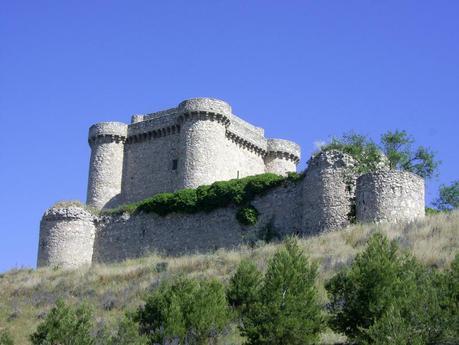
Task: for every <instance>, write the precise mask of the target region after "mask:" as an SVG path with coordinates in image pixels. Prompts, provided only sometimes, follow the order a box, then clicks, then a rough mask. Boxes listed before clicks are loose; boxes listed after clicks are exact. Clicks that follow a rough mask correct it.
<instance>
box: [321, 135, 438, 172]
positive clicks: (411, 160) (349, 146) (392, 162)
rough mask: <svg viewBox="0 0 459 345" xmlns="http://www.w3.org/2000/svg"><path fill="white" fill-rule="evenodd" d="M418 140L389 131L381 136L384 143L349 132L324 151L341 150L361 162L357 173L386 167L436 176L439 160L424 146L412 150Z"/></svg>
mask: <svg viewBox="0 0 459 345" xmlns="http://www.w3.org/2000/svg"><path fill="white" fill-rule="evenodd" d="M413 143H414V139H413V138H412V137H411V136H409V135H408V134H407V132H406V131H399V130H395V131H394V132H392V131H388V132H386V133H384V134H383V135H382V136H381V142H380V144H377V143H375V142H374V141H373V140H371V139H370V138H368V137H367V136H365V135H360V134H355V133H352V132H351V133H345V134H344V135H343V136H342V137H340V138H333V139H332V141H331V142H330V143H329V144H326V145H324V146H323V147H322V148H321V150H322V151H324V150H338V151H341V152H344V153H347V154H349V155H351V156H352V157H353V158H354V159H355V160H356V161H357V162H358V164H357V167H356V172H357V173H367V172H372V171H376V170H378V169H380V168H382V167H384V166H386V165H388V166H389V168H390V169H393V170H405V171H410V172H412V173H415V174H418V175H419V176H422V177H424V178H431V177H433V176H434V175H435V173H436V171H437V169H438V166H439V164H440V162H439V161H437V160H436V159H435V154H434V152H433V151H432V150H431V149H429V148H426V147H424V146H419V147H417V148H415V149H413V148H412V144H413Z"/></svg>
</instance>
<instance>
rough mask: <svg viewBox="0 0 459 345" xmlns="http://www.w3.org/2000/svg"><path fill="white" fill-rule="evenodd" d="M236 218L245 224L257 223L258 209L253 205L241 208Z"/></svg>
mask: <svg viewBox="0 0 459 345" xmlns="http://www.w3.org/2000/svg"><path fill="white" fill-rule="evenodd" d="M236 219H237V220H238V221H239V223H241V224H243V225H255V224H257V221H258V210H257V209H256V208H255V207H253V206H252V205H250V206H247V207H243V208H241V209H239V211H237V213H236Z"/></svg>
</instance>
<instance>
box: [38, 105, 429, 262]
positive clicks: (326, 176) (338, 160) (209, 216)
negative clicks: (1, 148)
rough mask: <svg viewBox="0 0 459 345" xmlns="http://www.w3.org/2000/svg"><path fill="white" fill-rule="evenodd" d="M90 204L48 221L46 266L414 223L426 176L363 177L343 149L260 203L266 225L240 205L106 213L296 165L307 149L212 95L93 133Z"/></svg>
mask: <svg viewBox="0 0 459 345" xmlns="http://www.w3.org/2000/svg"><path fill="white" fill-rule="evenodd" d="M89 144H90V147H91V159H90V168H89V181H88V196H87V206H86V205H81V204H80V205H78V204H75V203H58V204H56V205H55V206H53V207H51V208H50V209H49V210H47V211H46V213H45V214H44V216H43V218H42V221H41V223H40V239H39V248H38V266H61V267H67V268H71V267H78V266H81V265H84V264H90V263H92V262H103V263H107V262H114V261H121V260H125V259H128V258H136V257H141V256H143V255H146V254H148V253H151V252H159V253H163V254H166V255H177V254H182V253H190V252H206V251H212V250H215V249H217V248H233V247H235V246H238V245H240V244H243V243H247V241H251V240H253V239H256V238H258V237H260V234H261V233H263V232H264V231H266V229H268V228H270V229H271V230H272V231H275V232H276V233H278V234H279V235H280V236H283V235H287V234H299V235H303V236H310V235H314V234H318V233H321V232H324V231H330V230H336V229H340V228H343V227H345V226H347V225H349V224H350V223H351V222H352V221H354V220H357V221H364V222H374V221H389V222H400V221H412V220H414V219H417V218H420V217H423V216H424V181H423V179H422V178H420V177H419V176H416V175H413V174H411V173H407V172H401V171H378V172H375V173H370V174H366V175H362V176H357V175H356V174H355V172H354V171H355V170H354V166H355V161H354V160H353V158H352V157H350V156H349V155H346V154H344V153H341V152H338V151H324V152H320V153H318V154H316V155H315V156H313V157H312V158H311V159H310V160H309V162H308V167H307V169H306V170H305V172H304V173H303V174H304V178H303V179H302V180H300V181H297V182H288V181H286V182H285V183H284V184H283V185H282V186H280V187H277V188H275V189H273V190H271V191H269V192H268V193H267V194H265V195H262V196H259V197H257V198H256V199H255V200H254V201H253V202H252V205H253V206H254V207H255V208H256V209H257V210H258V212H259V219H258V221H257V224H255V225H253V226H243V225H241V224H239V223H238V221H237V220H236V212H237V209H236V207H234V206H230V207H227V208H221V209H217V210H214V211H212V212H209V213H205V212H200V213H196V214H179V213H174V214H169V215H167V216H159V215H156V214H142V213H141V214H135V215H130V214H127V213H125V214H121V215H98V212H93V211H92V210H91V208H98V209H103V208H113V207H116V206H119V205H121V204H124V203H131V202H136V201H140V200H142V199H145V198H147V197H151V196H153V195H155V194H158V193H162V192H174V191H176V190H179V189H183V188H196V187H198V186H201V185H205V184H211V183H213V182H215V181H222V180H229V179H234V178H241V177H245V176H250V175H256V174H262V173H265V172H271V173H275V174H279V175H284V176H285V175H287V174H288V173H289V172H294V171H296V166H297V164H298V161H299V158H300V147H299V146H298V145H297V144H295V143H293V142H291V141H288V140H282V139H267V138H265V137H264V131H263V129H262V128H259V127H255V126H253V125H251V124H249V123H247V122H245V121H244V120H242V119H240V118H239V117H237V116H236V115H234V114H233V113H232V110H231V107H230V105H229V104H227V103H225V102H223V101H220V100H216V99H210V98H197V99H191V100H186V101H183V102H182V103H180V104H179V105H178V106H177V107H175V108H171V109H168V110H164V111H160V112H156V113H152V114H147V115H134V116H133V117H132V123H131V124H130V125H126V124H123V123H118V122H106V123H99V124H95V125H93V126H92V127H91V128H90V130H89Z"/></svg>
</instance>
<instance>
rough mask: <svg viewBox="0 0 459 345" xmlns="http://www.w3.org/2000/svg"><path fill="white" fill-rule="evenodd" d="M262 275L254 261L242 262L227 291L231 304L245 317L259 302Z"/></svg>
mask: <svg viewBox="0 0 459 345" xmlns="http://www.w3.org/2000/svg"><path fill="white" fill-rule="evenodd" d="M261 282H262V275H261V273H260V271H258V269H257V267H256V266H255V264H254V263H253V262H252V261H249V260H242V261H241V263H240V264H239V266H238V268H237V270H236V273H235V274H234V275H233V276H232V277H231V280H230V283H229V287H228V290H227V293H226V295H227V298H228V302H229V304H230V305H231V306H232V307H233V308H235V309H236V310H238V311H239V312H240V314H241V315H244V314H245V313H246V312H247V311H248V309H249V308H250V307H251V306H253V305H254V304H255V303H256V302H257V301H258V295H259V292H260V285H261Z"/></svg>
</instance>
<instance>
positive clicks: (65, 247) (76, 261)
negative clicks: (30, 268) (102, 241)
mask: <svg viewBox="0 0 459 345" xmlns="http://www.w3.org/2000/svg"><path fill="white" fill-rule="evenodd" d="M94 218H95V217H94V215H93V214H91V213H90V212H88V211H87V210H86V209H85V208H84V207H83V205H81V204H77V203H60V204H56V205H55V206H53V207H51V208H50V209H48V210H47V211H46V212H45V214H44V215H43V218H42V219H41V222H40V237H39V242H38V243H39V244H38V260H37V266H38V267H42V266H58V267H62V268H74V267H78V266H81V265H85V264H90V263H91V261H92V253H93V246H94V236H95V230H96V227H95V225H94Z"/></svg>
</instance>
